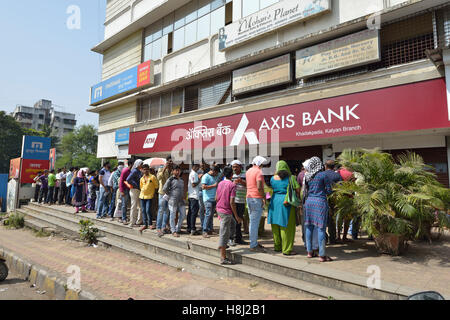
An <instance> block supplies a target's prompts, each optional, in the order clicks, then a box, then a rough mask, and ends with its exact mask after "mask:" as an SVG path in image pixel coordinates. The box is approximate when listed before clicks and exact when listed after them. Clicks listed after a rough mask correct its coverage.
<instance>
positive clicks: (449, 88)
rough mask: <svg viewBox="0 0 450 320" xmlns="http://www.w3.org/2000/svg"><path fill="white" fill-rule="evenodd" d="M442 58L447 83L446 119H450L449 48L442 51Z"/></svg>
mask: <svg viewBox="0 0 450 320" xmlns="http://www.w3.org/2000/svg"><path fill="white" fill-rule="evenodd" d="M442 55H443V58H444V59H443V60H444V64H445V79H446V83H447V108H448V120H449V121H450V50H448V49H447V50H444V51H443V54H442Z"/></svg>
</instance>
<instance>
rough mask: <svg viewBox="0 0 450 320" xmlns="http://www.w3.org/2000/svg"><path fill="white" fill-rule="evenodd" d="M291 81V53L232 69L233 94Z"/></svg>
mask: <svg viewBox="0 0 450 320" xmlns="http://www.w3.org/2000/svg"><path fill="white" fill-rule="evenodd" d="M291 81H292V75H291V55H290V54H285V55H283V56H281V57H277V58H274V59H270V60H267V61H264V62H260V63H257V64H254V65H252V66H249V67H245V68H242V69H238V70H235V71H233V95H239V94H242V93H247V92H251V91H255V90H259V89H263V88H268V87H273V86H277V85H281V84H285V83H289V82H291Z"/></svg>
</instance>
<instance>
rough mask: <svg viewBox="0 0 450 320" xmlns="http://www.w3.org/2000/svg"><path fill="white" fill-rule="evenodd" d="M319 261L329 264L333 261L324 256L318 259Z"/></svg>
mask: <svg viewBox="0 0 450 320" xmlns="http://www.w3.org/2000/svg"><path fill="white" fill-rule="evenodd" d="M319 261H320V262H329V261H333V259H331V258H330V257H329V256H324V257H319Z"/></svg>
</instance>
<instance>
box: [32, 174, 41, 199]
mask: <svg viewBox="0 0 450 320" xmlns="http://www.w3.org/2000/svg"><path fill="white" fill-rule="evenodd" d="M41 175H42V171H39V172H38V173H37V175H36V177H34V178H33V181H34V185H35V189H34V202H36V203H37V202H38V201H39V192H40V191H41V180H39V177H40V176H41Z"/></svg>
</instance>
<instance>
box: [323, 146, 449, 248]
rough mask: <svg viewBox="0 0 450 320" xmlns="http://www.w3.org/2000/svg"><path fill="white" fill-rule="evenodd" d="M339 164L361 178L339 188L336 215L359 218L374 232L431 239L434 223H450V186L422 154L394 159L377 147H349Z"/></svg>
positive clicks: (336, 197) (336, 196) (406, 155)
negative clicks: (366, 148) (442, 180)
mask: <svg viewBox="0 0 450 320" xmlns="http://www.w3.org/2000/svg"><path fill="white" fill-rule="evenodd" d="M338 162H339V163H340V164H341V165H342V166H344V167H347V168H349V169H351V170H352V171H354V172H355V176H357V179H356V181H355V182H353V181H347V182H343V183H339V184H338V185H336V186H335V188H334V191H335V192H334V193H333V195H332V199H333V201H334V203H335V204H336V209H337V210H336V213H341V214H344V215H349V216H350V217H351V218H356V217H357V216H360V217H361V218H362V226H363V229H365V230H366V231H367V232H368V233H369V235H372V236H375V237H377V236H379V235H382V234H386V233H393V234H396V235H399V236H404V237H405V238H406V239H407V240H413V239H424V238H428V239H430V232H431V226H432V225H433V224H435V223H437V224H438V225H439V227H448V220H447V219H446V214H447V212H448V210H449V209H450V190H449V189H448V188H445V187H444V186H442V185H441V184H440V183H439V182H438V181H437V180H436V175H435V173H434V172H433V168H432V167H430V166H428V165H426V164H425V163H424V161H423V159H422V158H421V157H420V156H419V155H417V154H415V153H406V154H403V155H401V156H399V157H398V158H397V159H394V158H393V157H392V155H390V154H389V153H385V152H381V151H379V150H378V149H374V150H365V149H357V150H344V152H343V153H342V154H341V155H340V156H339V158H338Z"/></svg>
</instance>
